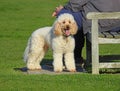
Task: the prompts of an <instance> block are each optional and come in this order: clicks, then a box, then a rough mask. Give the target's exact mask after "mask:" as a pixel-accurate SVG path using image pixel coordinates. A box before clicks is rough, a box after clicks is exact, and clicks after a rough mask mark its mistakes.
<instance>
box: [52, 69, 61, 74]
mask: <svg viewBox="0 0 120 91" xmlns="http://www.w3.org/2000/svg"><path fill="white" fill-rule="evenodd" d="M54 72H56V73H59V72H62V70H60V69H56V70H54Z"/></svg>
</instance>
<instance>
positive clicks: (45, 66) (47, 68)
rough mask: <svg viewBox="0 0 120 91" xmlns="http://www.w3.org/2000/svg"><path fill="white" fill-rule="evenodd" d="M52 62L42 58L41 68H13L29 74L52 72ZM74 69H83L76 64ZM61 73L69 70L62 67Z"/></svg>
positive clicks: (81, 70)
mask: <svg viewBox="0 0 120 91" xmlns="http://www.w3.org/2000/svg"><path fill="white" fill-rule="evenodd" d="M52 62H53V60H52V59H43V61H42V62H41V67H42V70H32V71H31V70H28V69H27V67H21V68H14V70H15V71H21V72H25V73H30V74H51V73H54V71H53V65H52ZM76 69H77V72H83V71H84V69H83V68H81V67H80V66H79V65H77V66H76ZM62 73H69V71H67V70H66V69H64V70H63V72H62Z"/></svg>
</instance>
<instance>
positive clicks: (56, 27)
mask: <svg viewBox="0 0 120 91" xmlns="http://www.w3.org/2000/svg"><path fill="white" fill-rule="evenodd" d="M54 34H55V35H57V36H59V35H61V34H62V31H61V26H60V23H59V22H56V23H55V24H54Z"/></svg>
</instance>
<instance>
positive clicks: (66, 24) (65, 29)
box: [54, 13, 78, 37]
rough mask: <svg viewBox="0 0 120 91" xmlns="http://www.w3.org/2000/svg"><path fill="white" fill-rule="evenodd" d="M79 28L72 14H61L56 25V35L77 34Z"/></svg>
mask: <svg viewBox="0 0 120 91" xmlns="http://www.w3.org/2000/svg"><path fill="white" fill-rule="evenodd" d="M77 30H78V27H77V24H76V22H75V20H74V18H73V16H72V15H71V14H68V13H64V14H61V15H60V16H59V17H58V18H57V20H56V21H55V23H54V34H55V35H57V36H59V35H63V36H66V37H67V36H70V35H75V34H76V33H77Z"/></svg>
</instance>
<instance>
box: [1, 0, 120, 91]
mask: <svg viewBox="0 0 120 91" xmlns="http://www.w3.org/2000/svg"><path fill="white" fill-rule="evenodd" d="M66 1H68V0H0V91H120V86H119V85H120V75H119V74H102V75H91V73H80V74H72V75H27V74H24V73H23V72H21V71H16V70H14V69H15V68H21V67H25V63H24V62H23V59H22V56H23V52H24V49H25V47H26V44H27V40H28V38H29V36H30V34H31V33H32V32H33V31H34V30H35V29H37V28H39V27H43V26H51V25H52V23H53V22H54V20H55V18H53V17H51V14H52V12H53V10H54V9H55V7H56V6H58V5H59V4H64V3H65V2H66ZM100 48H101V50H100V54H102V55H104V54H107V55H110V54H111V53H113V54H114V55H118V54H120V50H119V49H120V45H101V46H100ZM109 49H110V50H109ZM83 57H84V58H85V48H84V50H83ZM45 59H48V60H51V59H52V53H51V51H49V53H48V54H47V55H46V56H45Z"/></svg>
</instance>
